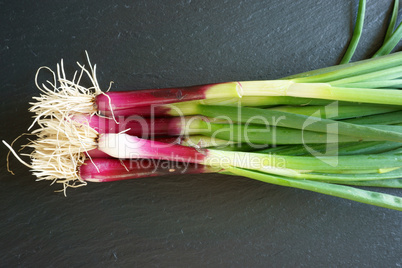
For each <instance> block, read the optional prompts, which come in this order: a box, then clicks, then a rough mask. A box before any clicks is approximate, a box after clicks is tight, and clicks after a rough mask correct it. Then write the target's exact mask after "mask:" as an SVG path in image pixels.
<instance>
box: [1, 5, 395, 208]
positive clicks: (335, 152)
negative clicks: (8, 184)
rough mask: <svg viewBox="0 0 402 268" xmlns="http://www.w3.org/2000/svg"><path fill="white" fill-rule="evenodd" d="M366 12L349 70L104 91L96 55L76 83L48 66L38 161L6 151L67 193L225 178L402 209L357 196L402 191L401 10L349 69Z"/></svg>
mask: <svg viewBox="0 0 402 268" xmlns="http://www.w3.org/2000/svg"><path fill="white" fill-rule="evenodd" d="M365 5H366V1H365V0H360V1H359V11H358V15H357V20H356V26H355V31H354V35H353V37H352V40H351V42H350V44H349V47H348V49H347V51H346V53H345V56H344V58H343V59H342V61H341V63H342V65H339V66H332V67H328V68H323V69H319V70H313V71H309V72H305V73H301V74H297V75H293V76H289V77H285V78H282V79H278V80H262V81H232V82H222V83H213V84H205V85H197V86H186V87H176V88H165V89H145V90H136V91H120V92H108V91H107V92H103V91H102V90H101V88H100V86H99V84H98V81H97V77H96V65H93V66H92V65H91V63H90V61H89V58H88V63H89V68H88V69H86V68H85V67H84V66H83V65H81V64H79V63H78V65H79V67H80V70H79V71H77V72H76V73H75V74H74V76H73V78H72V79H71V80H69V79H67V78H66V75H65V72H64V66H63V61H61V64H60V65H57V70H56V72H53V71H51V70H50V69H49V68H47V67H43V68H40V69H39V70H42V69H46V70H50V71H51V73H52V75H53V81H47V82H46V83H45V84H42V85H41V86H40V85H39V83H38V82H37V81H38V79H37V77H36V84H37V87H38V88H39V89H40V90H41V92H42V93H41V95H40V96H39V97H34V102H32V103H31V105H32V106H31V108H30V111H31V112H33V113H34V122H33V123H32V125H31V127H33V125H35V124H37V125H39V128H38V129H36V130H34V131H32V134H33V135H35V136H36V137H37V139H36V140H33V141H31V142H30V143H29V144H28V145H26V148H31V149H32V151H31V153H30V154H28V156H29V158H30V159H31V163H30V164H28V163H26V162H24V161H23V160H22V159H21V158H20V157H19V156H18V154H17V153H15V152H14V151H13V150H12V148H11V146H9V145H8V144H6V143H5V142H4V141H3V142H4V143H5V144H6V145H7V146H9V148H10V150H11V151H12V152H13V153H14V154H15V155H16V157H17V158H18V159H19V160H20V161H21V162H22V163H24V164H25V165H26V166H28V167H29V168H31V169H32V171H33V174H34V175H35V176H36V177H37V178H38V180H50V181H52V182H53V183H61V184H63V187H64V188H63V190H64V192H65V191H66V189H67V188H68V187H79V186H83V185H86V183H87V182H89V181H90V182H106V181H115V180H125V179H131V178H143V177H152V176H160V175H168V174H182V173H188V174H195V173H221V174H228V175H240V176H243V177H247V178H251V179H254V180H258V181H262V182H268V183H272V184H277V185H282V186H287V187H295V188H300V189H305V190H310V191H315V192H319V193H323V194H328V195H332V196H337V197H341V198H346V199H350V200H354V201H358V202H362V203H366V204H371V205H376V206H380V207H385V208H390V209H395V210H400V211H402V198H401V197H397V196H391V195H388V194H383V193H378V192H373V191H367V190H363V189H358V188H355V187H351V186H373V187H391V188H402V180H401V179H400V177H401V176H402V165H401V161H402V119H401V118H402V116H401V115H402V91H401V90H400V89H402V52H399V53H394V54H391V55H386V54H388V53H389V52H390V51H391V50H392V49H393V48H394V47H395V45H396V40H399V39H400V38H401V37H402V30H401V29H402V28H401V27H402V26H401V25H400V26H398V27H397V29H396V30H395V31H394V30H393V29H394V27H395V22H396V16H397V12H396V10H397V9H398V4H397V2H395V4H394V11H393V14H392V17H391V21H390V24H389V27H388V31H387V34H386V37H385V40H384V44H383V46H382V47H381V48H380V50H379V51H378V52H377V53H376V54H375V55H374V57H373V58H371V59H368V60H363V61H359V62H354V63H348V62H349V61H350V59H351V58H352V56H353V53H354V51H355V49H356V47H357V44H358V41H359V38H360V35H361V33H362V27H363V21H364V13H365ZM87 57H88V55H87ZM38 73H39V71H38ZM38 73H37V76H38ZM84 76H86V77H87V78H89V80H90V81H91V83H92V86H91V87H90V88H86V87H84V86H82V85H81V81H82V79H84ZM144 116H148V117H147V118H144ZM172 164H174V165H175V166H173V167H172Z"/></svg>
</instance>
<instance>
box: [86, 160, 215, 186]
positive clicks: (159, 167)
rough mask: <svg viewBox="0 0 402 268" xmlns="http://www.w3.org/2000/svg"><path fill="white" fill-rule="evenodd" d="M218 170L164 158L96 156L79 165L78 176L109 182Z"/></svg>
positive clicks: (93, 180)
mask: <svg viewBox="0 0 402 268" xmlns="http://www.w3.org/2000/svg"><path fill="white" fill-rule="evenodd" d="M217 171H219V170H217V169H213V168H210V167H207V166H203V165H198V164H190V163H183V162H169V161H164V160H152V159H135V160H122V161H120V160H118V159H111V158H109V159H107V158H98V159H92V161H90V160H87V161H85V164H84V165H82V166H81V167H80V176H81V178H82V179H83V180H85V181H92V182H110V181H119V180H127V179H136V178H146V177H155V176H164V175H175V174H197V173H210V172H217Z"/></svg>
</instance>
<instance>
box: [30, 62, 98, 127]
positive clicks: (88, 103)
mask: <svg viewBox="0 0 402 268" xmlns="http://www.w3.org/2000/svg"><path fill="white" fill-rule="evenodd" d="M86 55H87V60H88V63H89V70H88V69H86V68H85V66H84V65H81V64H80V63H78V62H77V64H78V66H79V68H80V71H79V72H78V71H76V72H75V74H74V76H73V78H72V80H68V79H67V78H66V74H65V72H64V65H63V60H61V63H60V64H57V71H56V72H54V71H53V70H51V69H50V68H49V67H41V68H39V69H38V71H37V73H36V76H35V84H36V86H37V88H38V89H39V90H40V91H41V92H42V94H40V96H39V97H33V99H34V100H35V102H31V103H30V104H31V105H32V106H31V108H30V109H29V111H30V112H33V113H34V114H35V116H34V121H33V123H32V125H31V126H30V128H29V129H31V128H32V126H33V125H34V124H35V123H37V122H38V120H39V119H40V118H49V117H53V116H55V115H58V116H61V117H63V116H65V115H69V114H74V113H85V114H91V115H92V114H95V113H97V108H96V104H95V97H96V96H97V95H100V94H104V93H103V91H102V90H101V89H100V87H99V83H98V81H97V78H96V65H94V66H92V65H91V63H90V61H89V57H88V54H86ZM41 70H47V71H49V72H50V73H51V74H52V76H53V81H46V83H47V84H42V85H41V86H40V85H39V82H38V76H39V73H40V71H41ZM84 75H86V76H87V78H89V80H90V82H91V84H92V86H91V87H89V88H86V87H84V86H82V85H80V83H81V80H82V78H83V76H84Z"/></svg>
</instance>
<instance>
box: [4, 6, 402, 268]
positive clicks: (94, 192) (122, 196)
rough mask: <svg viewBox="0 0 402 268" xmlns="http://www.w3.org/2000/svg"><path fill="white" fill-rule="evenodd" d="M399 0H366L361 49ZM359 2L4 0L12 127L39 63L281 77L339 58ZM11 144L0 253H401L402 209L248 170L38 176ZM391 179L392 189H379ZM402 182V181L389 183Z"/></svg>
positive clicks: (249, 258) (236, 260)
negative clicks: (54, 180) (81, 179)
mask: <svg viewBox="0 0 402 268" xmlns="http://www.w3.org/2000/svg"><path fill="white" fill-rule="evenodd" d="M391 2H392V1H371V0H369V1H368V6H367V11H366V12H367V14H366V23H365V29H364V32H363V37H362V40H361V43H360V45H359V47H358V51H357V53H356V55H355V57H354V60H359V59H363V58H366V57H369V56H370V55H372V54H373V53H374V52H375V50H376V49H377V48H379V46H380V45H381V40H382V38H383V34H384V33H385V30H386V26H387V21H388V19H389V15H390V11H391V5H392V3H391ZM357 4H358V1H357V0H356V1H348V0H342V1H324V0H322V1H317V0H303V1H293V0H271V1H269V0H267V1H261V0H247V1H241V0H232V1H227V0H226V1H217V0H207V1H196V0H186V1H184V0H182V1H179V0H176V1H166V0H165V1H163V0H137V1H117V0H115V1H106V0H105V1H103V0H96V1H94V0H92V1H78V0H72V1H32V0H29V1H28V0H19V1H11V0H8V1H0V14H1V16H0V81H1V90H0V101H1V115H0V116H1V122H2V125H1V128H0V138H1V139H5V140H7V141H8V142H11V141H12V140H13V139H14V138H15V137H17V136H18V135H19V134H20V133H23V132H25V131H26V129H27V127H28V125H29V124H30V120H31V119H30V114H29V113H28V112H27V108H28V107H29V106H28V102H29V101H30V100H31V98H32V96H35V95H38V90H37V89H36V88H35V85H34V75H35V72H36V70H37V68H39V67H40V66H43V65H46V66H50V67H52V68H54V67H55V65H56V63H57V62H59V60H60V59H61V58H64V61H65V66H66V70H67V71H68V72H70V73H71V72H72V71H73V70H75V68H76V65H75V62H76V61H80V62H85V54H84V53H85V52H84V51H85V50H88V52H89V54H90V57H91V60H92V62H95V63H97V64H98V77H99V81H100V85H101V87H102V88H104V89H106V88H107V87H108V84H109V81H111V80H113V81H114V82H115V84H114V86H113V88H112V90H127V89H141V88H151V87H169V86H184V85H193V84H203V83H214V82H223V81H231V80H253V79H274V78H280V77H283V76H287V75H290V74H294V73H298V72H302V71H307V70H310V69H315V68H319V67H325V66H330V65H334V64H336V63H337V62H339V60H340V57H341V55H342V53H343V52H344V51H345V49H346V45H347V43H348V40H349V39H350V37H351V33H352V30H353V24H354V20H355V14H356V12H357ZM5 154H6V149H5V147H4V146H1V162H0V163H1V164H0V165H1V179H0V184H1V185H0V192H1V194H0V211H1V222H0V264H1V266H4V267H15V266H17V265H21V266H24V267H30V266H45V267H49V266H50V267H67V266H77V267H94V266H97V267H113V266H117V267H133V266H138V267H144V266H145V267H149V266H158V267H168V266H173V267H188V266H193V267H202V266H206V265H209V266H211V267H244V266H248V267H266V266H288V267H291V266H329V265H330V266H336V265H338V266H341V265H342V266H366V265H369V266H374V267H380V266H382V267H384V266H387V267H400V266H401V265H402V260H401V256H402V250H401V238H402V229H401V221H402V214H401V213H400V212H395V211H391V210H388V209H383V208H376V207H372V206H368V205H364V204H359V203H355V202H352V201H347V200H342V199H338V198H334V197H329V196H324V195H321V194H316V193H311V192H307V191H302V190H297V189H290V188H285V187H279V186H274V185H268V184H263V183H260V182H256V181H251V180H248V179H244V178H240V177H229V176H223V175H191V176H185V175H183V176H175V177H168V178H152V179H138V180H132V181H124V182H114V183H105V184H95V183H92V184H90V185H88V186H87V187H83V188H79V189H73V190H71V189H70V191H68V197H67V198H66V197H64V196H63V195H62V194H61V193H55V192H54V191H55V190H57V189H59V188H58V187H59V186H49V184H48V183H47V182H35V178H34V177H33V176H31V175H30V173H29V171H28V170H27V168H26V167H24V166H22V165H21V164H19V163H18V162H17V161H16V160H15V159H12V160H11V166H12V169H13V170H14V172H15V173H16V175H15V176H12V175H10V174H9V173H8V172H7V171H6V167H5V166H6V160H5ZM379 190H380V189H379ZM381 191H383V192H386V193H391V194H396V195H401V192H400V190H381Z"/></svg>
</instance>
